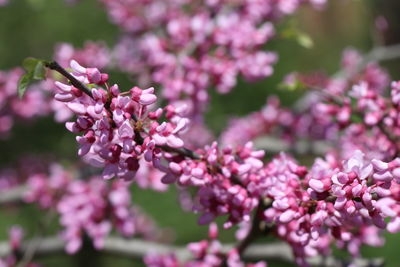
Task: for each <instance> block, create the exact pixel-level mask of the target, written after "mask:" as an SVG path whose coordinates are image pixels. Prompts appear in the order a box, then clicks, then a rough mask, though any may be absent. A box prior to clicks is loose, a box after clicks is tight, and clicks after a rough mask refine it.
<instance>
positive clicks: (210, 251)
mask: <svg viewBox="0 0 400 267" xmlns="http://www.w3.org/2000/svg"><path fill="white" fill-rule="evenodd" d="M208 237H209V240H202V241H200V242H197V243H190V244H189V245H188V246H187V249H188V250H189V251H190V252H191V254H192V255H193V258H194V259H193V260H189V261H186V262H180V261H179V260H178V259H177V257H176V256H175V255H174V254H169V255H157V254H151V253H150V254H148V255H147V256H146V257H145V258H144V262H145V264H146V265H147V266H148V267H178V266H181V267H205V266H207V267H219V266H223V265H224V264H225V265H226V266H228V267H267V264H266V263H265V262H258V263H254V264H251V263H250V264H245V263H243V262H242V261H241V260H240V256H239V254H238V252H237V250H236V249H231V250H230V251H229V252H228V253H225V252H223V250H222V244H221V243H220V242H219V241H218V239H217V238H218V228H217V225H216V224H215V223H212V224H211V225H210V228H209V233H208Z"/></svg>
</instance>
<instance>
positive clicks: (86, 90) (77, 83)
mask: <svg viewBox="0 0 400 267" xmlns="http://www.w3.org/2000/svg"><path fill="white" fill-rule="evenodd" d="M45 67H47V68H49V69H51V70H55V71H57V72H58V73H60V74H61V75H62V76H64V77H65V78H67V79H68V80H69V81H70V83H71V84H72V85H73V86H75V87H76V88H77V89H79V90H81V91H82V92H83V93H85V94H87V95H88V96H90V97H92V98H93V96H92V93H91V92H90V89H89V88H87V87H86V86H85V85H84V84H82V83H81V82H80V81H78V80H77V79H76V78H75V77H74V76H72V75H71V74H70V73H69V72H68V71H67V70H66V69H64V68H63V67H61V66H60V64H58V63H57V62H56V61H52V62H46V63H45Z"/></svg>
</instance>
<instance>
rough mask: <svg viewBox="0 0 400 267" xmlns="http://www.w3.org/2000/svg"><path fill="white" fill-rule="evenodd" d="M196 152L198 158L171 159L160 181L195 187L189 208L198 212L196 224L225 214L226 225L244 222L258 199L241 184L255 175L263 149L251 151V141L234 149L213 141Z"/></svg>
mask: <svg viewBox="0 0 400 267" xmlns="http://www.w3.org/2000/svg"><path fill="white" fill-rule="evenodd" d="M197 153H198V154H199V157H200V158H199V159H190V158H186V159H182V158H175V159H173V161H171V162H170V163H169V173H167V174H166V175H165V176H164V178H163V180H162V181H163V182H165V183H172V182H176V183H178V184H179V185H181V186H184V187H188V186H194V187H198V188H199V190H198V191H197V195H196V202H195V204H194V207H193V209H194V210H195V211H196V212H200V213H201V214H202V215H201V217H200V218H199V223H200V224H208V223H210V222H211V221H213V220H214V219H215V218H216V217H218V216H223V215H228V219H227V222H226V223H225V224H224V227H226V228H229V227H231V226H232V225H234V224H236V223H238V222H241V221H247V222H248V221H249V220H250V215H251V212H252V210H253V209H254V208H255V207H257V205H258V198H257V197H255V196H252V195H251V194H250V193H249V192H248V191H247V190H246V188H244V187H243V184H245V183H247V182H248V181H249V180H252V179H256V178H257V177H258V175H259V174H258V172H259V171H260V170H261V168H262V167H263V162H262V161H261V159H262V158H263V156H264V151H257V150H254V149H253V145H252V143H248V144H246V145H245V146H242V147H237V148H236V149H232V148H229V147H227V148H224V149H220V148H219V147H218V145H217V143H216V142H214V143H213V144H212V145H211V146H206V147H205V148H204V149H201V150H198V151H197Z"/></svg>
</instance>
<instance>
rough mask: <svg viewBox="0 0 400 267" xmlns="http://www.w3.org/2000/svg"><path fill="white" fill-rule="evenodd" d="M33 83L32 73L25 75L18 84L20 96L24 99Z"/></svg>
mask: <svg viewBox="0 0 400 267" xmlns="http://www.w3.org/2000/svg"><path fill="white" fill-rule="evenodd" d="M31 82H32V73H26V74H24V75H23V76H22V77H21V79H20V80H19V82H18V95H19V97H20V98H22V97H23V96H24V94H25V91H26V88H28V86H29V84H30V83H31Z"/></svg>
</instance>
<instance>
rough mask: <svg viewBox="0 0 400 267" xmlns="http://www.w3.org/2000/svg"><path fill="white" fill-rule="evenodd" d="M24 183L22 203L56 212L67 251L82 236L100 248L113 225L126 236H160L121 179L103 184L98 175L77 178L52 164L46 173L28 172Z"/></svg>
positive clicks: (75, 246)
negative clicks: (25, 187) (134, 203)
mask: <svg viewBox="0 0 400 267" xmlns="http://www.w3.org/2000/svg"><path fill="white" fill-rule="evenodd" d="M27 185H28V191H27V192H26V193H25V199H24V200H25V201H26V202H28V203H35V204H37V205H39V206H40V207H41V208H42V209H46V210H51V209H55V211H56V212H57V213H58V214H59V215H60V224H61V225H62V226H63V227H64V230H63V234H62V236H63V238H64V240H65V242H66V247H65V249H66V251H67V252H68V253H75V252H77V251H78V250H79V249H80V248H81V246H82V242H83V238H84V235H87V236H88V237H89V238H90V239H91V240H93V244H94V247H95V248H97V249H101V248H102V246H103V244H104V239H105V238H106V237H107V235H108V234H109V233H110V232H111V230H112V229H113V228H114V229H116V230H117V231H118V232H119V233H120V234H122V235H123V236H126V237H131V236H133V235H140V236H142V237H143V238H145V239H150V240H153V239H157V238H159V237H160V232H159V231H158V229H157V227H156V226H155V224H154V222H153V221H152V220H151V219H150V218H149V217H148V216H147V215H145V214H143V213H142V212H141V211H140V210H139V209H138V208H137V207H135V206H134V205H133V204H132V202H131V194H130V190H129V184H128V183H126V182H124V181H121V180H116V181H114V182H113V183H111V184H107V183H106V182H104V181H103V180H102V179H101V177H98V176H92V177H89V178H88V179H87V180H78V179H74V178H73V173H72V172H70V171H67V170H66V169H64V168H63V167H61V166H60V165H55V164H53V165H51V166H50V168H49V171H48V173H46V172H37V173H31V174H30V175H29V176H28V177H27Z"/></svg>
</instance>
